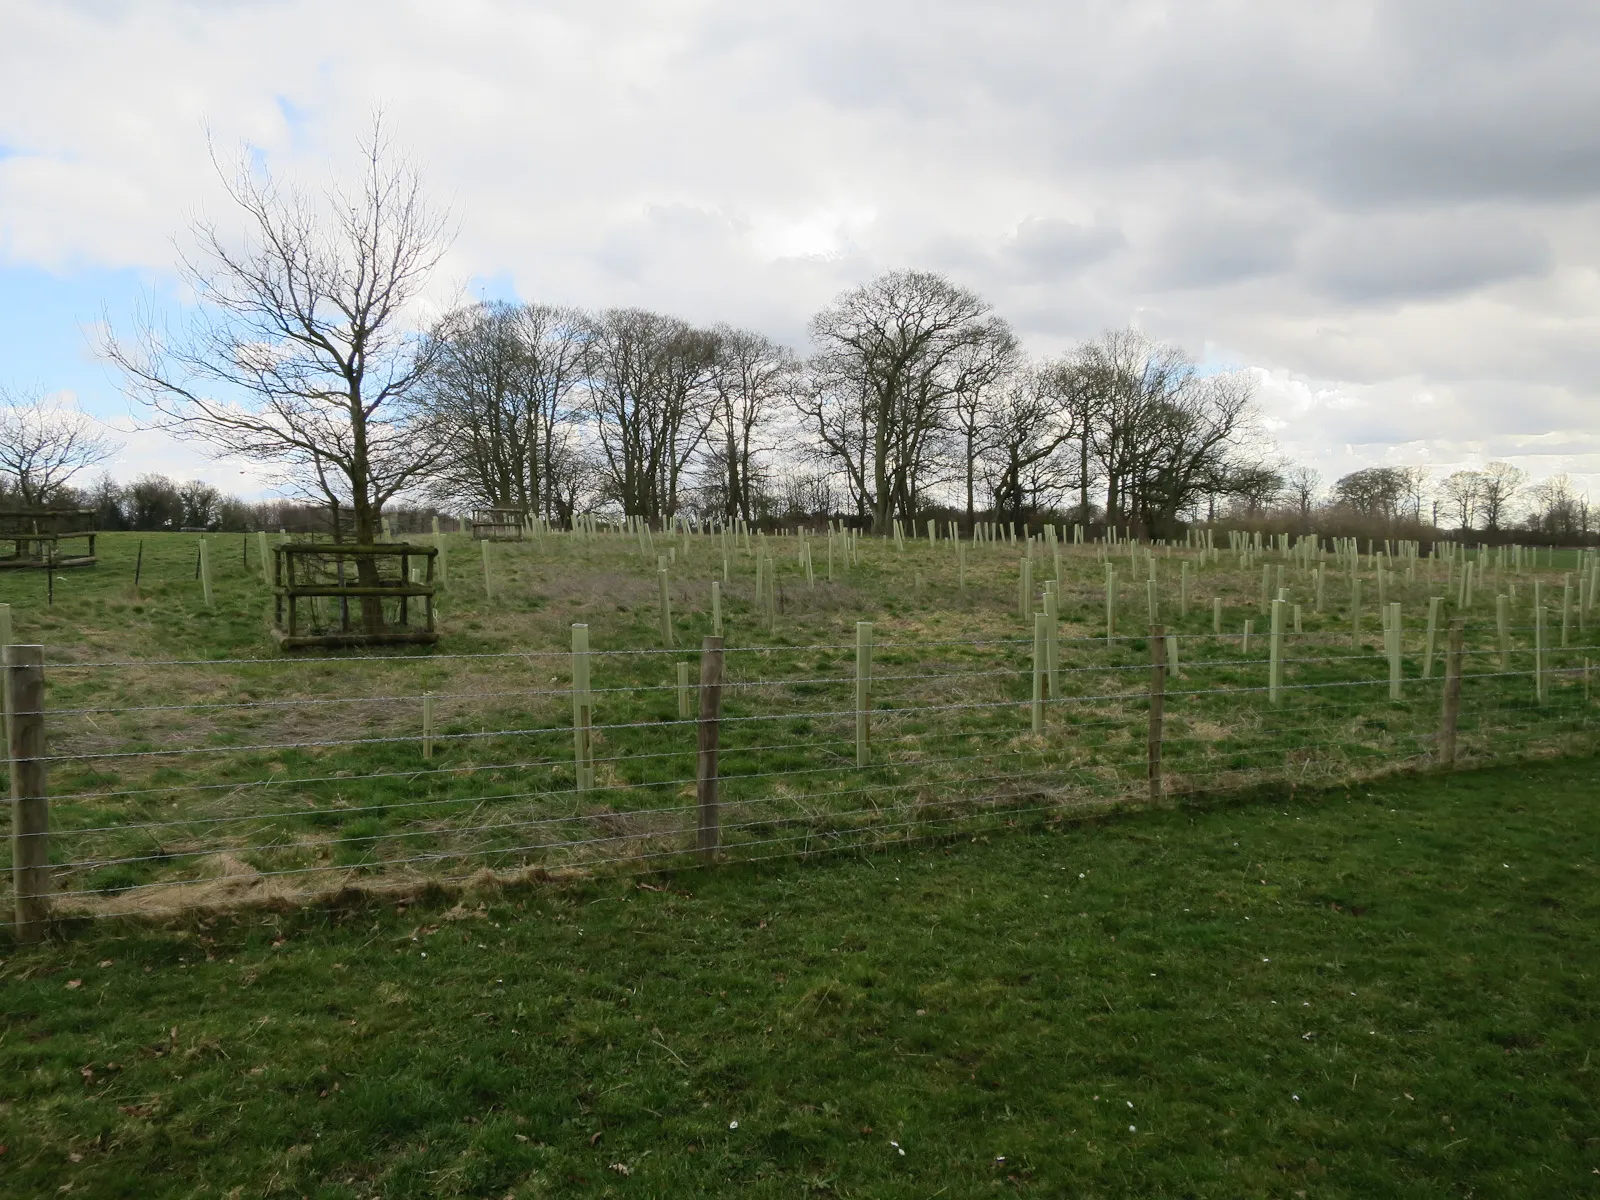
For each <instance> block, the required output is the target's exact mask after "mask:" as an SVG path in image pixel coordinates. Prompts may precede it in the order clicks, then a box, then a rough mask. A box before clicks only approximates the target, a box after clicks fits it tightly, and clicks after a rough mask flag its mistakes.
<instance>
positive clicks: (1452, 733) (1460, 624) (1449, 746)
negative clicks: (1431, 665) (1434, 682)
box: [1437, 617, 1466, 767]
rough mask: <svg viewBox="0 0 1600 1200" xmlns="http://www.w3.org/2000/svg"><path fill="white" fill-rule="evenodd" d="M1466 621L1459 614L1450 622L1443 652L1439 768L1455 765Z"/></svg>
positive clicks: (1438, 751)
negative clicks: (1462, 651) (1462, 652)
mask: <svg viewBox="0 0 1600 1200" xmlns="http://www.w3.org/2000/svg"><path fill="white" fill-rule="evenodd" d="M1465 629H1466V622H1465V621H1463V620H1462V619H1461V618H1460V617H1457V618H1455V619H1454V620H1452V621H1451V622H1450V636H1449V639H1448V641H1447V642H1446V644H1445V652H1444V705H1443V708H1442V710H1441V712H1440V714H1439V745H1438V750H1437V754H1438V762H1439V765H1440V766H1441V767H1454V766H1455V765H1456V722H1457V720H1458V719H1459V717H1460V715H1461V643H1462V638H1463V634H1464V632H1465Z"/></svg>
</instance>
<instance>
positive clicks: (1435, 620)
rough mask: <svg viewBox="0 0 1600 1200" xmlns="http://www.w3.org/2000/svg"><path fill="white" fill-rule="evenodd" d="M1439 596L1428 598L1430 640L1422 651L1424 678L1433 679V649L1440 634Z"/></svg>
mask: <svg viewBox="0 0 1600 1200" xmlns="http://www.w3.org/2000/svg"><path fill="white" fill-rule="evenodd" d="M1440 603H1441V599H1440V597H1438V596H1429V597H1428V640H1427V644H1426V645H1425V646H1424V648H1423V651H1422V677H1423V678H1424V679H1432V678H1433V647H1434V642H1435V640H1436V639H1437V637H1438V633H1439V605H1440Z"/></svg>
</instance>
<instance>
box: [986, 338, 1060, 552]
mask: <svg viewBox="0 0 1600 1200" xmlns="http://www.w3.org/2000/svg"><path fill="white" fill-rule="evenodd" d="M1064 367H1065V365H1064V364H1054V363H1048V364H1043V365H1039V366H1028V367H1023V368H1020V369H1017V370H1014V371H1012V372H1011V373H1010V374H1009V375H1008V376H1007V378H1006V379H1005V381H1004V383H1003V385H1002V386H1000V387H998V388H996V389H994V391H993V392H992V394H991V395H990V396H989V398H988V400H987V402H986V403H985V405H984V409H983V412H982V417H981V420H982V427H983V429H984V449H983V458H984V460H985V463H986V465H987V467H988V472H989V477H990V490H991V493H992V495H993V498H994V513H995V516H996V518H997V519H999V520H1001V521H1026V520H1027V519H1028V518H1029V517H1031V516H1032V515H1033V514H1034V513H1035V512H1036V511H1038V510H1039V509H1042V508H1050V507H1053V506H1054V505H1055V504H1057V503H1058V502H1059V501H1060V500H1061V499H1062V498H1063V497H1064V496H1066V495H1067V494H1068V493H1069V492H1070V491H1071V489H1072V488H1074V487H1075V486H1076V485H1077V482H1078V479H1077V470H1076V463H1075V462H1074V459H1075V457H1076V455H1075V454H1074V453H1072V451H1073V446H1072V443H1074V442H1075V441H1077V440H1078V439H1079V438H1080V437H1081V435H1082V432H1083V431H1082V429H1080V428H1079V426H1078V425H1077V423H1076V419H1075V417H1076V413H1077V410H1076V409H1075V408H1074V407H1073V406H1071V405H1070V404H1064V403H1063V402H1062V390H1063V388H1064V387H1069V386H1071V382H1072V373H1071V370H1070V369H1069V368H1066V369H1064ZM969 503H970V502H969ZM969 511H970V508H969Z"/></svg>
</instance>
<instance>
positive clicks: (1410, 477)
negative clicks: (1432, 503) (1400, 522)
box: [1395, 467, 1433, 522]
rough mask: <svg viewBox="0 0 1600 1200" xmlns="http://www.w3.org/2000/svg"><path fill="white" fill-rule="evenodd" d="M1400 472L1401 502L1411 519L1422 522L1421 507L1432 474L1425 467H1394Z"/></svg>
mask: <svg viewBox="0 0 1600 1200" xmlns="http://www.w3.org/2000/svg"><path fill="white" fill-rule="evenodd" d="M1395 470H1397V471H1399V472H1400V482H1401V486H1402V488H1403V489H1404V491H1403V494H1402V496H1401V501H1402V503H1403V504H1404V505H1406V506H1408V507H1409V508H1410V509H1411V514H1410V515H1411V519H1412V520H1413V521H1418V522H1420V521H1421V520H1422V506H1423V505H1424V504H1425V503H1427V500H1428V494H1429V490H1430V488H1429V484H1430V483H1431V482H1432V480H1433V472H1431V471H1430V470H1428V468H1427V467H1396V468H1395Z"/></svg>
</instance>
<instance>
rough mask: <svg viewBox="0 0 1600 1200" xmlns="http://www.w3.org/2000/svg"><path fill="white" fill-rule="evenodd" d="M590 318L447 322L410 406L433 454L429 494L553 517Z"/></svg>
mask: <svg viewBox="0 0 1600 1200" xmlns="http://www.w3.org/2000/svg"><path fill="white" fill-rule="evenodd" d="M586 328H587V318H586V317H585V315H584V314H583V313H581V312H578V311H577V310H573V309H563V308H555V307H551V306H549V305H541V304H525V305H515V304H503V303H499V304H476V305H472V306H471V307H469V308H466V309H462V310H460V311H458V312H455V313H452V314H450V316H449V317H447V318H446V319H445V320H444V321H443V322H441V324H440V326H439V328H438V329H437V330H436V331H435V333H434V335H433V336H434V337H435V338H436V339H437V340H438V341H439V342H440V343H441V344H440V345H439V346H437V347H435V349H434V353H433V354H432V355H430V357H432V358H433V360H434V367H433V370H432V371H431V372H430V373H429V375H428V377H427V379H426V380H425V381H424V383H423V385H422V387H421V388H419V389H418V392H417V399H416V413H417V416H418V417H419V418H420V421H419V424H420V425H422V426H423V427H425V428H427V429H428V430H429V432H430V434H431V439H432V442H433V444H434V446H435V452H434V458H435V462H436V466H435V468H434V472H433V480H432V484H431V490H432V491H434V492H436V493H437V494H438V495H439V496H440V499H441V500H447V499H459V498H462V497H466V498H470V499H471V500H473V501H475V502H477V503H481V504H488V505H493V506H497V507H505V508H519V509H522V510H523V511H525V512H529V513H534V514H537V515H540V516H546V517H555V516H556V515H557V509H558V507H559V506H558V505H557V504H556V502H555V494H554V491H553V489H552V481H553V480H554V479H555V478H556V477H557V475H558V474H559V473H560V470H561V467H562V466H563V464H564V461H565V460H566V459H567V458H568V457H570V456H571V453H572V451H573V441H574V423H575V417H576V413H575V411H574V408H573V397H574V392H575V389H576V388H577V387H578V385H579V384H580V383H581V382H582V379H583V351H584V344H585V337H586V334H585V330H586Z"/></svg>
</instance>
